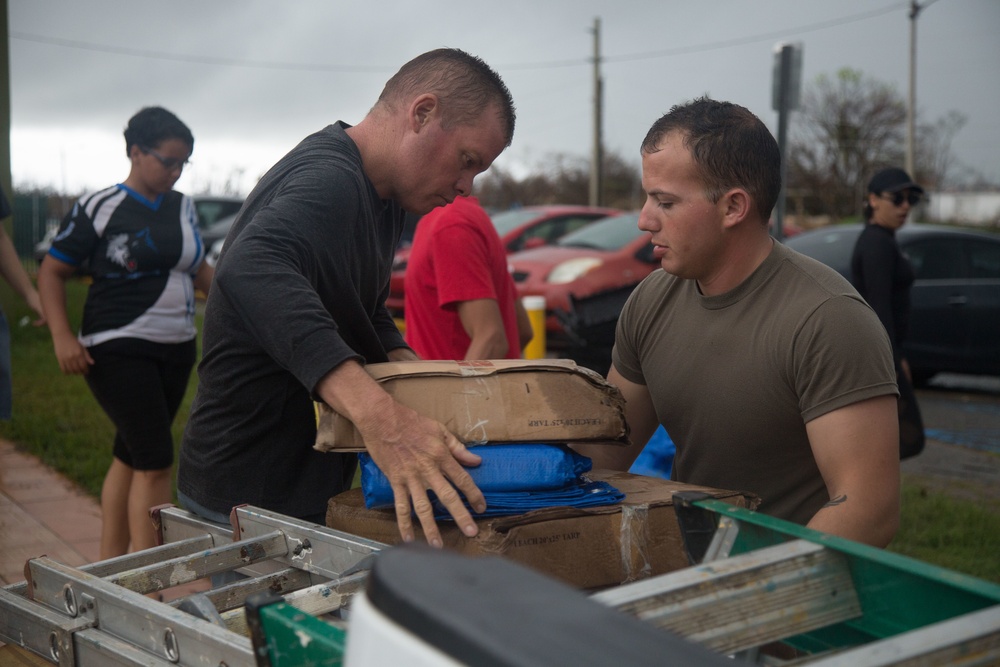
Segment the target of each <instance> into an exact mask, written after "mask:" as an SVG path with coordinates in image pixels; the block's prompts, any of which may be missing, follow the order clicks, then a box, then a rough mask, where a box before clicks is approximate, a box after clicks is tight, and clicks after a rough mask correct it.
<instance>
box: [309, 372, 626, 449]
mask: <svg viewBox="0 0 1000 667" xmlns="http://www.w3.org/2000/svg"><path fill="white" fill-rule="evenodd" d="M365 368H366V370H367V371H368V373H369V374H370V375H371V376H372V377H373V378H374V379H375V380H376V381H377V382H378V383H379V384H381V385H382V387H383V388H384V389H385V390H386V391H387V392H388V393H389V395H391V396H392V397H393V398H394V399H395V400H397V401H399V402H400V403H402V404H404V405H407V406H409V407H411V408H413V409H414V410H416V411H417V412H418V413H420V414H422V415H424V416H427V417H431V418H433V419H436V420H437V421H439V422H441V423H443V424H444V425H445V426H447V427H448V429H449V430H450V431H451V432H452V433H454V434H455V436H456V437H458V439H459V440H461V441H462V442H464V443H466V444H485V443H488V442H490V443H495V442H608V443H614V444H619V445H624V444H628V442H629V440H628V427H627V425H626V423H625V399H624V398H623V397H622V394H621V392H620V391H619V390H618V388H617V387H615V386H613V385H610V384H608V383H607V382H606V381H605V380H604V378H602V377H601V376H600V375H599V374H597V373H595V372H594V371H592V370H590V369H589V368H585V367H583V366H578V365H577V364H576V363H575V362H574V361H572V360H570V359H537V360H522V359H509V360H494V361H400V362H387V363H381V364H368V365H367V366H366V367H365ZM315 448H316V449H318V450H319V451H340V452H351V451H355V452H356V451H363V450H364V441H363V440H362V438H361V434H360V433H358V431H357V429H356V428H355V427H354V424H352V423H351V421H350V420H349V419H347V418H346V417H344V416H343V415H340V414H338V413H337V412H335V411H334V410H332V409H331V408H330V407H329V406H327V405H323V404H321V405H320V406H319V424H318V428H317V433H316V445H315Z"/></svg>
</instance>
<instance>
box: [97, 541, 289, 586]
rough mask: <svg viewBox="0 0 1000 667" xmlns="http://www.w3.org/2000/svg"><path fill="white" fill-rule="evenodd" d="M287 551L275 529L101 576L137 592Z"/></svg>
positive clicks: (190, 579)
mask: <svg viewBox="0 0 1000 667" xmlns="http://www.w3.org/2000/svg"><path fill="white" fill-rule="evenodd" d="M287 553H288V547H287V545H286V544H285V536H284V535H283V534H282V532H281V531H280V530H276V531H273V532H272V533H270V534H268V535H263V536H260V537H256V538H253V539H248V540H241V541H239V542H231V543H229V544H224V545H222V546H218V547H215V548H213V549H209V550H207V551H203V552H200V553H195V554H190V555H186V556H180V557H177V558H170V559H167V560H164V561H160V562H157V563H153V564H150V565H146V566H145V567H140V568H136V569H134V570H127V571H125V572H119V573H117V574H114V575H111V576H109V577H105V579H106V580H107V581H108V582H110V583H112V584H118V585H119V586H124V587H125V588H127V589H129V590H131V591H135V592H137V593H152V592H155V591H162V590H163V589H165V588H171V587H173V586H180V585H181V584H187V583H190V582H192V581H196V580H198V579H202V578H204V577H206V576H209V575H212V574H217V573H219V572H228V571H230V570H235V569H237V568H239V567H242V566H246V565H251V564H253V563H258V562H260V561H264V560H268V559H271V558H277V557H279V556H284V555H285V554H287Z"/></svg>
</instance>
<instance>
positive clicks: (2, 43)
mask: <svg viewBox="0 0 1000 667" xmlns="http://www.w3.org/2000/svg"><path fill="white" fill-rule="evenodd" d="M0 119H2V120H0V186H2V187H3V189H4V192H6V193H7V198H8V199H9V200H10V202H11V204H12V205H13V203H14V189H13V184H12V182H11V170H10V27H9V25H8V16H7V0H0Z"/></svg>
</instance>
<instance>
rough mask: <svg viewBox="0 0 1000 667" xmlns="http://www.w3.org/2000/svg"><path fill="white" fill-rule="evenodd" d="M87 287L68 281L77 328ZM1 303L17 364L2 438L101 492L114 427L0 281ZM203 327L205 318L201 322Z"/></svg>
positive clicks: (180, 426)
mask: <svg viewBox="0 0 1000 667" xmlns="http://www.w3.org/2000/svg"><path fill="white" fill-rule="evenodd" d="M86 293H87V286H86V285H85V284H84V283H82V282H79V281H70V282H68V283H67V285H66V295H67V310H68V315H69V319H70V322H71V323H72V324H73V326H74V328H75V327H76V326H77V325H78V323H79V321H80V315H81V313H82V311H83V302H84V299H85V298H86ZM0 306H2V307H3V310H4V313H5V314H6V316H7V321H8V324H9V326H10V334H11V363H12V366H13V376H14V377H13V385H14V408H13V419H12V420H11V421H9V422H0V437H2V438H4V439H6V440H9V441H11V442H14V443H15V444H16V445H17V447H18V449H21V450H23V451H26V452H29V453H31V454H34V455H35V456H38V457H39V458H40V459H41V460H42V461H44V462H45V463H46V464H48V465H49V466H51V467H53V468H55V469H56V470H58V471H59V472H61V473H63V474H64V475H66V476H67V477H69V478H70V479H71V480H73V481H74V482H75V483H76V484H78V485H79V486H80V487H81V488H82V489H84V490H85V491H86V492H87V493H89V494H90V495H92V496H94V497H95V498H96V497H99V496H100V491H101V484H102V482H103V481H104V474H105V473H106V472H107V469H108V465H109V464H110V463H111V449H112V444H113V440H114V427H113V426H112V424H111V422H110V420H109V419H108V418H107V416H106V415H105V414H104V411H103V410H101V408H100V406H99V405H98V404H97V401H96V400H95V399H94V397H93V395H91V393H90V390H89V388H88V387H87V383H86V381H85V380H84V379H83V377H82V376H79V375H63V374H62V372H61V371H60V370H59V364H58V363H57V362H56V357H55V353H54V352H53V350H52V339H51V338H50V337H49V331H48V329H47V328H46V327H34V326H32V325H31V324H30V323H29V324H26V325H24V326H22V325H21V324H20V321H21V319H22V318H24V317H29V318H31V319H34V318H33V314H32V312H31V311H30V310H29V309H28V307H27V306H25V305H24V302H23V301H21V300H20V298H19V297H18V296H17V295H16V294H15V293H14V292H13V291H12V290H11V289H10V287H9V286H8V285H7V284H6V283H5V282H3V281H0ZM197 324H198V329H199V331H200V330H201V317H200V315H199V316H198V320H197ZM196 386H197V374H196V373H193V372H192V374H191V381H190V383H189V385H188V391H187V395H186V396H185V398H184V402H183V404H182V405H181V408H180V411H179V412H178V415H177V419H176V420H175V422H174V428H173V434H174V442H175V448H176V447H179V445H180V438H181V434H182V433H183V430H184V423H185V422H186V421H187V415H188V412H189V409H190V405H191V399H192V398H193V397H194V390H195V388H196Z"/></svg>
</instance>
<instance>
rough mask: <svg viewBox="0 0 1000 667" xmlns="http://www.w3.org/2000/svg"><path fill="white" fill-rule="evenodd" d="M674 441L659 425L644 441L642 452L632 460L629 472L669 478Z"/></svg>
mask: <svg viewBox="0 0 1000 667" xmlns="http://www.w3.org/2000/svg"><path fill="white" fill-rule="evenodd" d="M675 451H676V448H675V447H674V441H673V440H671V439H670V436H669V435H667V431H666V429H664V428H663V427H662V426H660V427H659V428H658V429H656V431H655V432H654V433H653V436H652V437H651V438H650V439H649V442H648V443H646V446H645V447H644V448H643V450H642V452H641V453H640V454H639V456H638V457H637V458H636V460H635V461H633V462H632V467H631V468H629V472H630V473H633V474H636V475H645V476H647V477H662V478H663V479H670V470H671V468H673V465H674V452H675Z"/></svg>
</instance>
